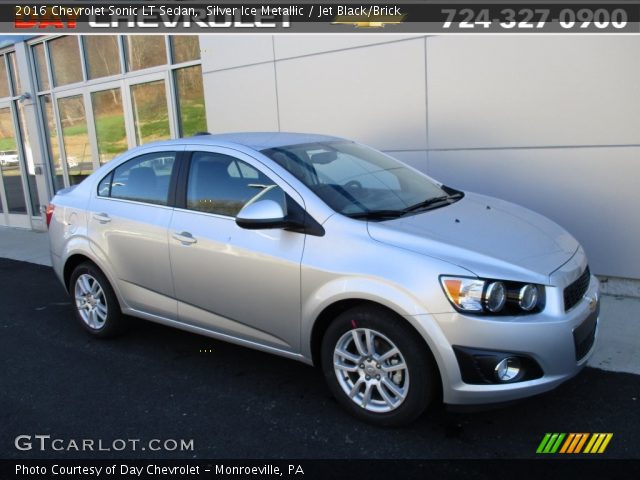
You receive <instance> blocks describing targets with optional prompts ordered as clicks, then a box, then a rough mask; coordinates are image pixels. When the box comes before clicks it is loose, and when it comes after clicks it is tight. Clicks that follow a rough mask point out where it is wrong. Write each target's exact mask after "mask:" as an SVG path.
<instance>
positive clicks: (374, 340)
mask: <svg viewBox="0 0 640 480" xmlns="http://www.w3.org/2000/svg"><path fill="white" fill-rule="evenodd" d="M47 222H48V225H49V230H50V241H51V257H52V261H53V266H54V269H55V272H56V274H57V276H58V277H59V279H60V281H62V283H63V284H64V286H65V287H66V288H67V289H68V291H69V293H70V295H72V297H73V298H74V301H75V305H76V315H77V317H78V319H79V321H80V323H81V324H82V325H83V327H84V328H85V329H86V330H87V332H89V333H90V334H92V335H94V336H98V337H106V336H112V335H116V334H119V333H121V332H122V331H124V330H125V329H126V327H127V323H128V321H127V316H135V317H140V318H143V319H147V320H150V321H154V322H158V323H161V324H164V325H169V326H172V327H176V328H181V329H184V330H187V331H190V332H194V333H198V334H202V335H207V336H209V337H213V338H217V339H221V340H225V341H229V342H233V343H237V344H239V345H244V346H248V347H251V348H257V349H260V350H263V351H267V352H271V353H274V354H277V355H282V356H285V357H289V358H292V359H295V360H299V361H302V362H305V363H309V364H314V365H318V366H320V367H321V368H322V370H323V372H324V375H325V377H326V380H327V384H328V386H329V388H330V390H331V391H332V393H333V394H334V395H335V396H336V398H337V399H338V401H339V402H340V403H341V404H342V405H343V406H344V407H345V408H346V409H347V410H349V411H350V412H351V413H353V414H354V415H356V416H357V417H359V418H361V419H363V420H366V421H369V422H371V423H375V424H378V425H401V424H405V423H407V422H410V421H412V420H413V419H415V418H416V417H417V416H418V415H420V414H421V413H422V412H423V411H424V410H425V409H426V408H427V406H428V405H429V404H430V403H431V402H433V401H438V400H441V401H444V402H445V403H448V404H458V405H461V404H481V403H497V402H502V401H509V400H513V399H518V398H522V397H526V396H530V395H535V394H538V393H541V392H544V391H547V390H550V389H552V388H554V387H556V386H557V385H559V384H560V383H562V382H563V381H565V380H567V379H568V378H570V377H572V376H573V375H575V374H577V373H578V372H579V371H580V369H581V368H582V367H583V366H584V365H585V363H586V361H587V359H588V358H589V355H590V354H591V352H592V351H593V348H594V345H595V339H596V333H597V323H598V312H599V296H598V281H597V279H596V278H595V277H594V276H592V275H591V274H590V271H589V268H588V266H587V259H586V256H585V254H584V251H583V249H582V248H581V247H580V245H579V244H578V242H577V241H576V240H575V239H574V238H573V237H572V236H571V235H569V234H568V233H567V232H566V231H565V230H563V229H562V228H561V227H559V226H558V225H556V224H554V223H553V222H551V221H550V220H548V219H546V218H544V217H542V216H540V215H538V214H536V213H534V212H532V211H529V210H527V209H524V208H522V207H519V206H516V205H513V204H511V203H508V202H505V201H501V200H497V199H495V198H490V197H486V196H481V195H477V194H473V193H469V192H462V191H460V190H457V189H455V188H453V187H451V186H447V185H443V184H441V183H439V182H437V181H435V180H433V179H431V178H429V177H428V176H426V175H424V174H423V173H421V172H419V171H417V170H414V169H412V168H411V167H409V166H407V165H404V164H402V163H400V162H398V161H397V160H394V159H393V158H390V157H388V156H387V155H385V154H383V153H381V152H378V151H376V150H373V149H371V148H369V147H366V146H364V145H361V144H358V143H356V142H352V141H349V140H345V139H341V138H336V137H328V136H321V135H309V134H290V133H246V134H224V135H208V134H207V135H198V136H195V137H192V138H186V139H178V140H171V141H165V142H158V143H153V144H149V145H145V146H142V147H138V148H135V149H133V150H130V151H128V152H127V153H125V154H123V155H121V156H120V157H118V158H117V159H115V160H112V161H111V162H109V163H107V164H105V165H104V166H102V167H101V168H100V169H98V170H97V171H96V172H94V173H93V174H92V175H90V176H89V177H88V178H87V179H85V180H84V181H83V182H82V183H80V184H79V185H76V186H75V187H72V188H69V189H66V190H63V191H60V192H58V194H57V195H56V196H55V198H54V199H53V200H52V202H51V204H50V205H49V207H48V208H47Z"/></svg>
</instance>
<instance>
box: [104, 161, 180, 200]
mask: <svg viewBox="0 0 640 480" xmlns="http://www.w3.org/2000/svg"><path fill="white" fill-rule="evenodd" d="M175 159H176V154H175V152H157V153H148V154H146V155H142V156H140V157H136V158H133V159H131V160H129V161H128V162H125V163H123V164H122V165H120V166H119V167H117V168H116V169H114V170H113V171H112V172H111V173H110V174H109V175H107V176H106V177H105V178H103V179H102V181H100V183H99V184H98V195H99V196H101V197H110V198H120V199H123V200H133V201H136V202H144V203H152V204H155V205H167V203H168V198H169V183H170V180H171V173H172V172H173V166H174V164H175Z"/></svg>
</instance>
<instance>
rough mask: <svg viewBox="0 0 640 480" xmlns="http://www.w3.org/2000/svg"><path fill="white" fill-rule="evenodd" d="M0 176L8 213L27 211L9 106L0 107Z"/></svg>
mask: <svg viewBox="0 0 640 480" xmlns="http://www.w3.org/2000/svg"><path fill="white" fill-rule="evenodd" d="M0 177H2V182H3V183H4V192H5V195H6V197H7V211H8V212H9V213H23V214H24V213H27V203H26V202H25V197H24V188H23V186H22V177H21V175H20V156H19V154H18V145H17V142H16V131H15V128H14V123H13V114H12V113H11V108H10V107H4V108H0Z"/></svg>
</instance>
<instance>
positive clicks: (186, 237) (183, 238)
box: [173, 232, 198, 245]
mask: <svg viewBox="0 0 640 480" xmlns="http://www.w3.org/2000/svg"><path fill="white" fill-rule="evenodd" d="M173 238H175V239H176V240H178V241H179V242H180V243H182V244H183V245H191V244H192V243H196V242H197V241H198V240H196V239H195V238H193V235H191V234H190V233H189V232H180V233H178V232H176V233H174V234H173Z"/></svg>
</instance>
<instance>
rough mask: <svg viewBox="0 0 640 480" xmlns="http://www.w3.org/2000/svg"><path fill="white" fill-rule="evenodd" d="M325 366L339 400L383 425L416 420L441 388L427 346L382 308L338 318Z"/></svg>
mask: <svg viewBox="0 0 640 480" xmlns="http://www.w3.org/2000/svg"><path fill="white" fill-rule="evenodd" d="M322 368H323V371H324V375H325V379H326V381H327V384H328V385H329V388H330V389H331V391H332V392H333V394H334V396H335V397H336V398H337V400H338V401H339V402H340V403H341V404H342V405H343V406H344V407H345V408H346V409H347V410H348V411H349V412H351V413H352V414H353V415H355V416H357V417H358V418H361V419H363V420H365V421H367V422H369V423H373V424H376V425H380V426H398V425H404V424H407V423H409V422H411V421H412V420H414V419H415V418H416V417H418V416H419V415H420V414H421V413H422V412H424V410H425V409H426V408H427V406H428V405H429V403H430V401H431V399H432V398H433V393H434V391H435V390H436V388H437V385H436V382H437V375H436V370H435V368H436V367H435V362H434V360H433V357H432V355H431V352H430V351H429V349H428V347H427V345H426V344H425V343H424V341H422V339H421V338H420V337H419V336H418V334H417V333H416V332H415V331H414V330H413V329H412V328H411V327H410V326H409V325H408V324H406V323H405V322H404V320H402V319H401V318H399V317H398V316H396V315H395V314H393V313H392V312H389V311H387V310H385V309H382V308H376V307H356V308H354V309H351V310H348V311H346V312H344V313H342V314H341V315H339V316H338V317H337V318H336V319H335V320H334V321H333V323H331V325H330V326H329V328H328V329H327V331H326V333H325V335H324V338H323V341H322Z"/></svg>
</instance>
